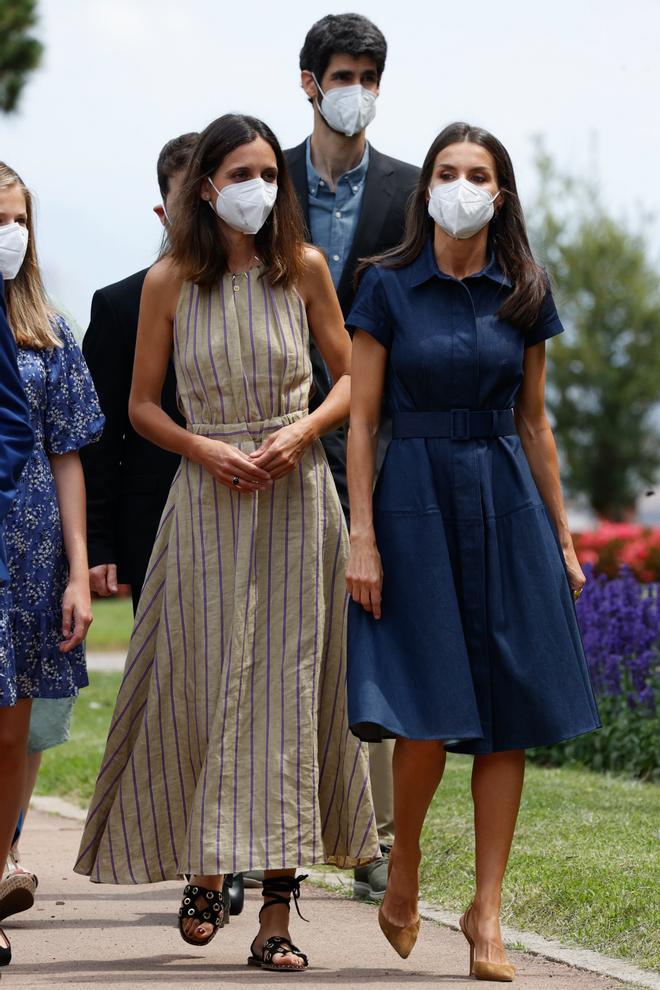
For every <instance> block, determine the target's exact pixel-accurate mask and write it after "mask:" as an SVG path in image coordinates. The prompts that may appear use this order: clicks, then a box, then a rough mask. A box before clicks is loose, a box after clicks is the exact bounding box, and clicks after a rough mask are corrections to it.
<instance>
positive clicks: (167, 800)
mask: <svg viewBox="0 0 660 990" xmlns="http://www.w3.org/2000/svg"><path fill="white" fill-rule="evenodd" d="M154 674H155V677H156V698H157V699H158V735H159V737H160V763H161V768H162V771H163V776H162V778H161V780H162V782H163V790H164V791H165V807H166V809H167V824H168V827H169V832H170V844H171V847H172V858H173V859H174V861H175V862H176V858H177V854H176V842H175V841H174V827H173V825H172V809H171V806H170V789H169V786H168V783H167V763H166V761H165V735H164V733H163V709H162V692H161V689H160V676H159V674H158V656H156V662H155V663H154Z"/></svg>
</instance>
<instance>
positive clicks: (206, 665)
mask: <svg viewBox="0 0 660 990" xmlns="http://www.w3.org/2000/svg"><path fill="white" fill-rule="evenodd" d="M202 480H203V475H202V469H201V468H199V484H198V486H197V510H198V514H199V545H200V548H201V555H202V587H203V589H204V591H203V602H204V706H205V720H206V721H205V726H206V734H205V742H204V782H203V785H202V801H201V809H200V820H199V851H200V864H203V861H204V822H205V810H206V782H207V780H208V769H209V760H208V746H209V624H208V595H207V590H206V546H205V541H204V517H203V512H202ZM211 483H212V484H213V479H211ZM193 543H194V539H193ZM201 868H202V869H203V866H202V867H201Z"/></svg>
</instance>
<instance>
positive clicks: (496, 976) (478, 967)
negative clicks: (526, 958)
mask: <svg viewBox="0 0 660 990" xmlns="http://www.w3.org/2000/svg"><path fill="white" fill-rule="evenodd" d="M471 908H472V905H470V907H469V908H468V909H467V911H466V912H465V914H463V915H461V918H460V920H459V925H460V926H461V931H462V932H463V934H464V935H465V938H466V939H467V942H468V944H469V946H470V974H469V975H470V976H474V978H475V980H490V981H491V982H493V983H513V978H514V976H515V975H516V970H515V967H514V966H511V964H510V963H492V962H482V961H481V960H479V959H475V958H474V941H473V939H472V936H471V935H470V933H469V932H468V930H467V916H468V914H469V913H470V910H471Z"/></svg>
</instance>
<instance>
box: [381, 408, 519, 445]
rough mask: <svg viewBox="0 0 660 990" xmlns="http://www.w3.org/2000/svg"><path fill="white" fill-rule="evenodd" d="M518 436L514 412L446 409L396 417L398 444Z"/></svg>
mask: <svg viewBox="0 0 660 990" xmlns="http://www.w3.org/2000/svg"><path fill="white" fill-rule="evenodd" d="M516 432H517V430H516V424H515V422H514V418H513V409H443V410H439V411H437V412H396V413H394V414H393V416H392V437H393V439H395V440H406V439H408V440H411V439H415V438H421V437H438V438H441V439H446V440H473V439H477V438H484V437H508V436H512V435H513V434H515V433H516Z"/></svg>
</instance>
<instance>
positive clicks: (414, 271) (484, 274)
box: [405, 237, 511, 288]
mask: <svg viewBox="0 0 660 990" xmlns="http://www.w3.org/2000/svg"><path fill="white" fill-rule="evenodd" d="M405 271H406V275H407V282H408V285H409V286H410V287H411V288H415V287H416V286H418V285H423V284H424V283H425V282H428V281H429V279H432V278H439V279H441V280H443V281H448V282H457V281H459V280H458V279H455V278H454V276H453V275H447V274H446V272H443V271H440V269H439V268H438V263H437V261H436V260H435V252H434V250H433V238H432V237H429V238H428V240H427V241H426V244H425V245H424V247H423V248H422V250H421V251H420V253H419V254H418V255H417V257H416V258H415V260H414V261H413V262H412V264H410V265H409V266H408V267H407V269H405ZM467 278H468V279H472V278H489V279H490V280H491V281H492V282H497V284H498V285H505V286H507V288H511V280H510V279H509V278H508V277H507V276H506V275H505V274H504V272H503V271H502V269H501V267H500V265H499V263H498V261H497V258H496V257H495V251H494V249H493V248H492V247H491V248H490V256H489V259H488V263H487V264H486V265H485V267H484V268H482V269H481V271H480V272H475V273H474V274H473V275H468V276H467ZM463 281H467V279H464V280H463Z"/></svg>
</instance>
